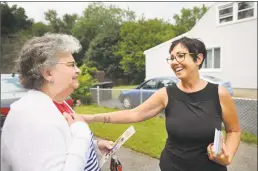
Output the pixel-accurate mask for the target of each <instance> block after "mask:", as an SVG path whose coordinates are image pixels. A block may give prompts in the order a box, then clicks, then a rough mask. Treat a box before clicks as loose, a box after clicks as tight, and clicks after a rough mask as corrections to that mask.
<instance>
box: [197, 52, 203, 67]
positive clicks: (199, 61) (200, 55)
mask: <svg viewBox="0 0 258 171" xmlns="http://www.w3.org/2000/svg"><path fill="white" fill-rule="evenodd" d="M202 61H203V54H202V53H199V54H198V55H197V58H196V64H197V65H198V66H199V65H201V63H202Z"/></svg>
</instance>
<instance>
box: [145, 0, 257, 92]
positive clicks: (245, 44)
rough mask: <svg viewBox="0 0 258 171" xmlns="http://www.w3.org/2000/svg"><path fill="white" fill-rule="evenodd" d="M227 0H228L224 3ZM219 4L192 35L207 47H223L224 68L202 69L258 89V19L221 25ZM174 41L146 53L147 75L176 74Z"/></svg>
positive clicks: (203, 19)
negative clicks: (172, 66) (171, 61)
mask: <svg viewBox="0 0 258 171" xmlns="http://www.w3.org/2000/svg"><path fill="white" fill-rule="evenodd" d="M221 3H225V2H221ZM221 3H215V4H214V5H213V6H212V7H211V8H210V9H209V10H208V11H207V13H206V14H205V15H204V16H203V17H202V18H201V20H200V21H199V22H198V23H197V24H196V25H195V27H194V28H193V29H192V30H191V31H190V32H188V34H187V36H188V37H193V38H200V39H201V40H202V41H204V43H205V44H206V47H207V49H209V48H214V47H220V48H221V63H220V65H221V68H220V69H219V70H211V69H210V70H208V69H201V73H203V74H207V75H212V76H215V77H219V78H222V79H224V80H229V81H230V82H231V83H232V86H233V87H234V88H251V89H254V88H255V89H256V88H257V18H255V19H252V20H248V21H244V22H238V23H234V24H227V25H224V26H219V25H218V24H217V6H218V5H221ZM170 44H171V41H168V42H165V43H163V44H161V45H159V46H158V47H157V48H155V47H154V48H152V49H150V50H147V51H146V52H145V54H146V78H147V79H148V78H150V77H156V76H169V75H174V73H173V71H172V70H171V69H170V67H169V65H168V64H167V63H166V60H165V59H166V57H168V55H169V54H168V49H169V47H170Z"/></svg>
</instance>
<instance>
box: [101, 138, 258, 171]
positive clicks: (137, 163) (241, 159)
mask: <svg viewBox="0 0 258 171" xmlns="http://www.w3.org/2000/svg"><path fill="white" fill-rule="evenodd" d="M117 156H118V157H119V159H120V161H121V163H122V165H123V171H160V169H159V160H157V159H154V158H151V157H149V156H146V155H144V154H141V153H137V152H135V151H132V150H130V149H127V148H123V147H121V148H120V149H119V151H118V152H117ZM109 163H110V161H108V162H107V163H105V164H104V166H103V168H102V170H101V171H109ZM228 171H257V146H255V145H248V144H246V143H241V144H240V146H239V150H238V152H237V153H236V156H235V158H234V160H233V162H232V163H231V165H230V166H229V167H228Z"/></svg>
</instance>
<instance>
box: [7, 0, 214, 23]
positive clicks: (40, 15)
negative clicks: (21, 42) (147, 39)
mask: <svg viewBox="0 0 258 171" xmlns="http://www.w3.org/2000/svg"><path fill="white" fill-rule="evenodd" d="M89 3H90V2H8V4H9V5H14V4H17V6H18V7H23V8H24V9H25V11H26V15H27V16H28V17H29V18H33V19H34V21H36V22H39V21H42V22H45V19H44V12H46V11H48V10H49V9H54V10H56V11H57V14H58V15H59V16H63V15H64V14H66V13H68V14H73V13H76V14H78V15H79V16H81V15H82V13H83V11H84V9H85V8H87V6H88V4H89ZM212 3H213V2H104V4H106V5H110V4H113V5H116V6H117V7H120V8H122V9H127V8H129V9H130V10H132V11H134V12H135V13H136V15H137V16H138V17H139V16H141V15H142V14H143V15H144V16H145V18H147V19H151V18H160V19H164V20H165V21H169V22H170V23H173V21H174V20H173V15H174V14H180V10H181V9H182V8H192V7H193V6H202V4H205V5H206V6H210V5H211V4H212Z"/></svg>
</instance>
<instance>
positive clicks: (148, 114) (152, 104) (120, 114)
mask: <svg viewBox="0 0 258 171" xmlns="http://www.w3.org/2000/svg"><path fill="white" fill-rule="evenodd" d="M167 101H168V97H167V92H166V88H162V89H160V90H158V91H157V92H155V93H154V94H153V95H152V96H151V97H150V98H149V99H148V100H146V101H145V102H144V103H142V104H141V105H139V106H138V107H136V108H134V109H130V110H121V111H117V112H110V113H102V114H96V115H83V118H84V120H85V121H86V122H87V123H89V122H105V123H134V122H141V121H144V120H147V119H150V118H152V117H154V116H156V115H158V114H159V113H160V112H161V111H162V110H163V109H164V108H165V107H166V105H167Z"/></svg>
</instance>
